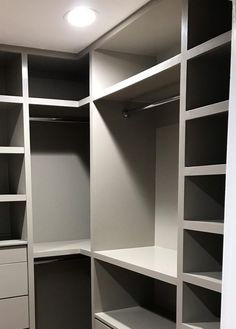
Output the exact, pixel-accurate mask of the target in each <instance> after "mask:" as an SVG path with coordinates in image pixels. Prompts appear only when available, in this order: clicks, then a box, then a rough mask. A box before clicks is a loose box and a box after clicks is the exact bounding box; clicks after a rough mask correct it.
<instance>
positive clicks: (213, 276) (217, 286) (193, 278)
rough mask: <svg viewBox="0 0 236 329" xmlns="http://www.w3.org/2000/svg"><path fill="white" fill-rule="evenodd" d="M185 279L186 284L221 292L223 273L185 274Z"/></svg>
mask: <svg viewBox="0 0 236 329" xmlns="http://www.w3.org/2000/svg"><path fill="white" fill-rule="evenodd" d="M183 279H184V281H185V282H188V283H191V284H195V285H197V286H200V287H203V288H206V289H210V290H214V291H217V292H221V284H222V272H198V273H184V274H183Z"/></svg>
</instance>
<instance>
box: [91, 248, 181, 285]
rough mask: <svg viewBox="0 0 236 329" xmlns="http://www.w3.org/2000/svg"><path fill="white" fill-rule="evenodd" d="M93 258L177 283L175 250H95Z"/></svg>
mask: <svg viewBox="0 0 236 329" xmlns="http://www.w3.org/2000/svg"><path fill="white" fill-rule="evenodd" d="M94 258H96V259H99V260H102V261H104V262H107V263H110V264H113V265H116V266H120V267H123V268H125V269H128V270H131V271H134V272H137V273H140V274H143V275H146V276H149V277H152V278H154V279H158V280H161V281H164V282H167V283H170V284H173V285H176V284H177V252H176V251H175V250H171V249H165V248H160V247H141V248H128V249H117V250H107V251H96V252H94Z"/></svg>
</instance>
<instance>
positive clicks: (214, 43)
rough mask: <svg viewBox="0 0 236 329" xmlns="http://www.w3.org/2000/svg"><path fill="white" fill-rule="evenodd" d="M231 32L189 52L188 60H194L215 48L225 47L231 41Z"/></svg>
mask: <svg viewBox="0 0 236 329" xmlns="http://www.w3.org/2000/svg"><path fill="white" fill-rule="evenodd" d="M231 33H232V32H231V31H228V32H225V33H223V34H221V35H219V36H217V37H215V38H213V39H211V40H209V41H206V42H204V43H202V44H200V45H198V46H196V47H194V48H192V49H190V50H188V55H187V58H188V59H190V58H193V57H196V56H199V55H201V54H204V53H206V52H208V51H211V50H213V49H215V48H218V47H220V46H223V45H225V44H227V43H229V42H230V41H231Z"/></svg>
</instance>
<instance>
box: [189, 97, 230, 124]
mask: <svg viewBox="0 0 236 329" xmlns="http://www.w3.org/2000/svg"><path fill="white" fill-rule="evenodd" d="M228 110H229V101H228V100H227V101H223V102H218V103H214V104H211V105H207V106H203V107H199V108H196V109H193V110H188V111H185V119H186V120H193V119H198V118H202V117H206V116H210V115H216V114H220V113H225V112H228Z"/></svg>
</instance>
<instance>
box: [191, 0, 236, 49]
mask: <svg viewBox="0 0 236 329" xmlns="http://www.w3.org/2000/svg"><path fill="white" fill-rule="evenodd" d="M212 6H214V10H212V8H213V7H212ZM200 22H201V23H200ZM231 26H232V4H231V3H230V2H228V1H224V0H218V1H213V0H198V1H195V0H189V1H188V48H192V47H195V46H197V45H199V44H201V43H203V42H205V41H207V40H210V39H212V38H214V37H216V36H218V35H220V34H222V33H225V32H227V31H230V30H231Z"/></svg>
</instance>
